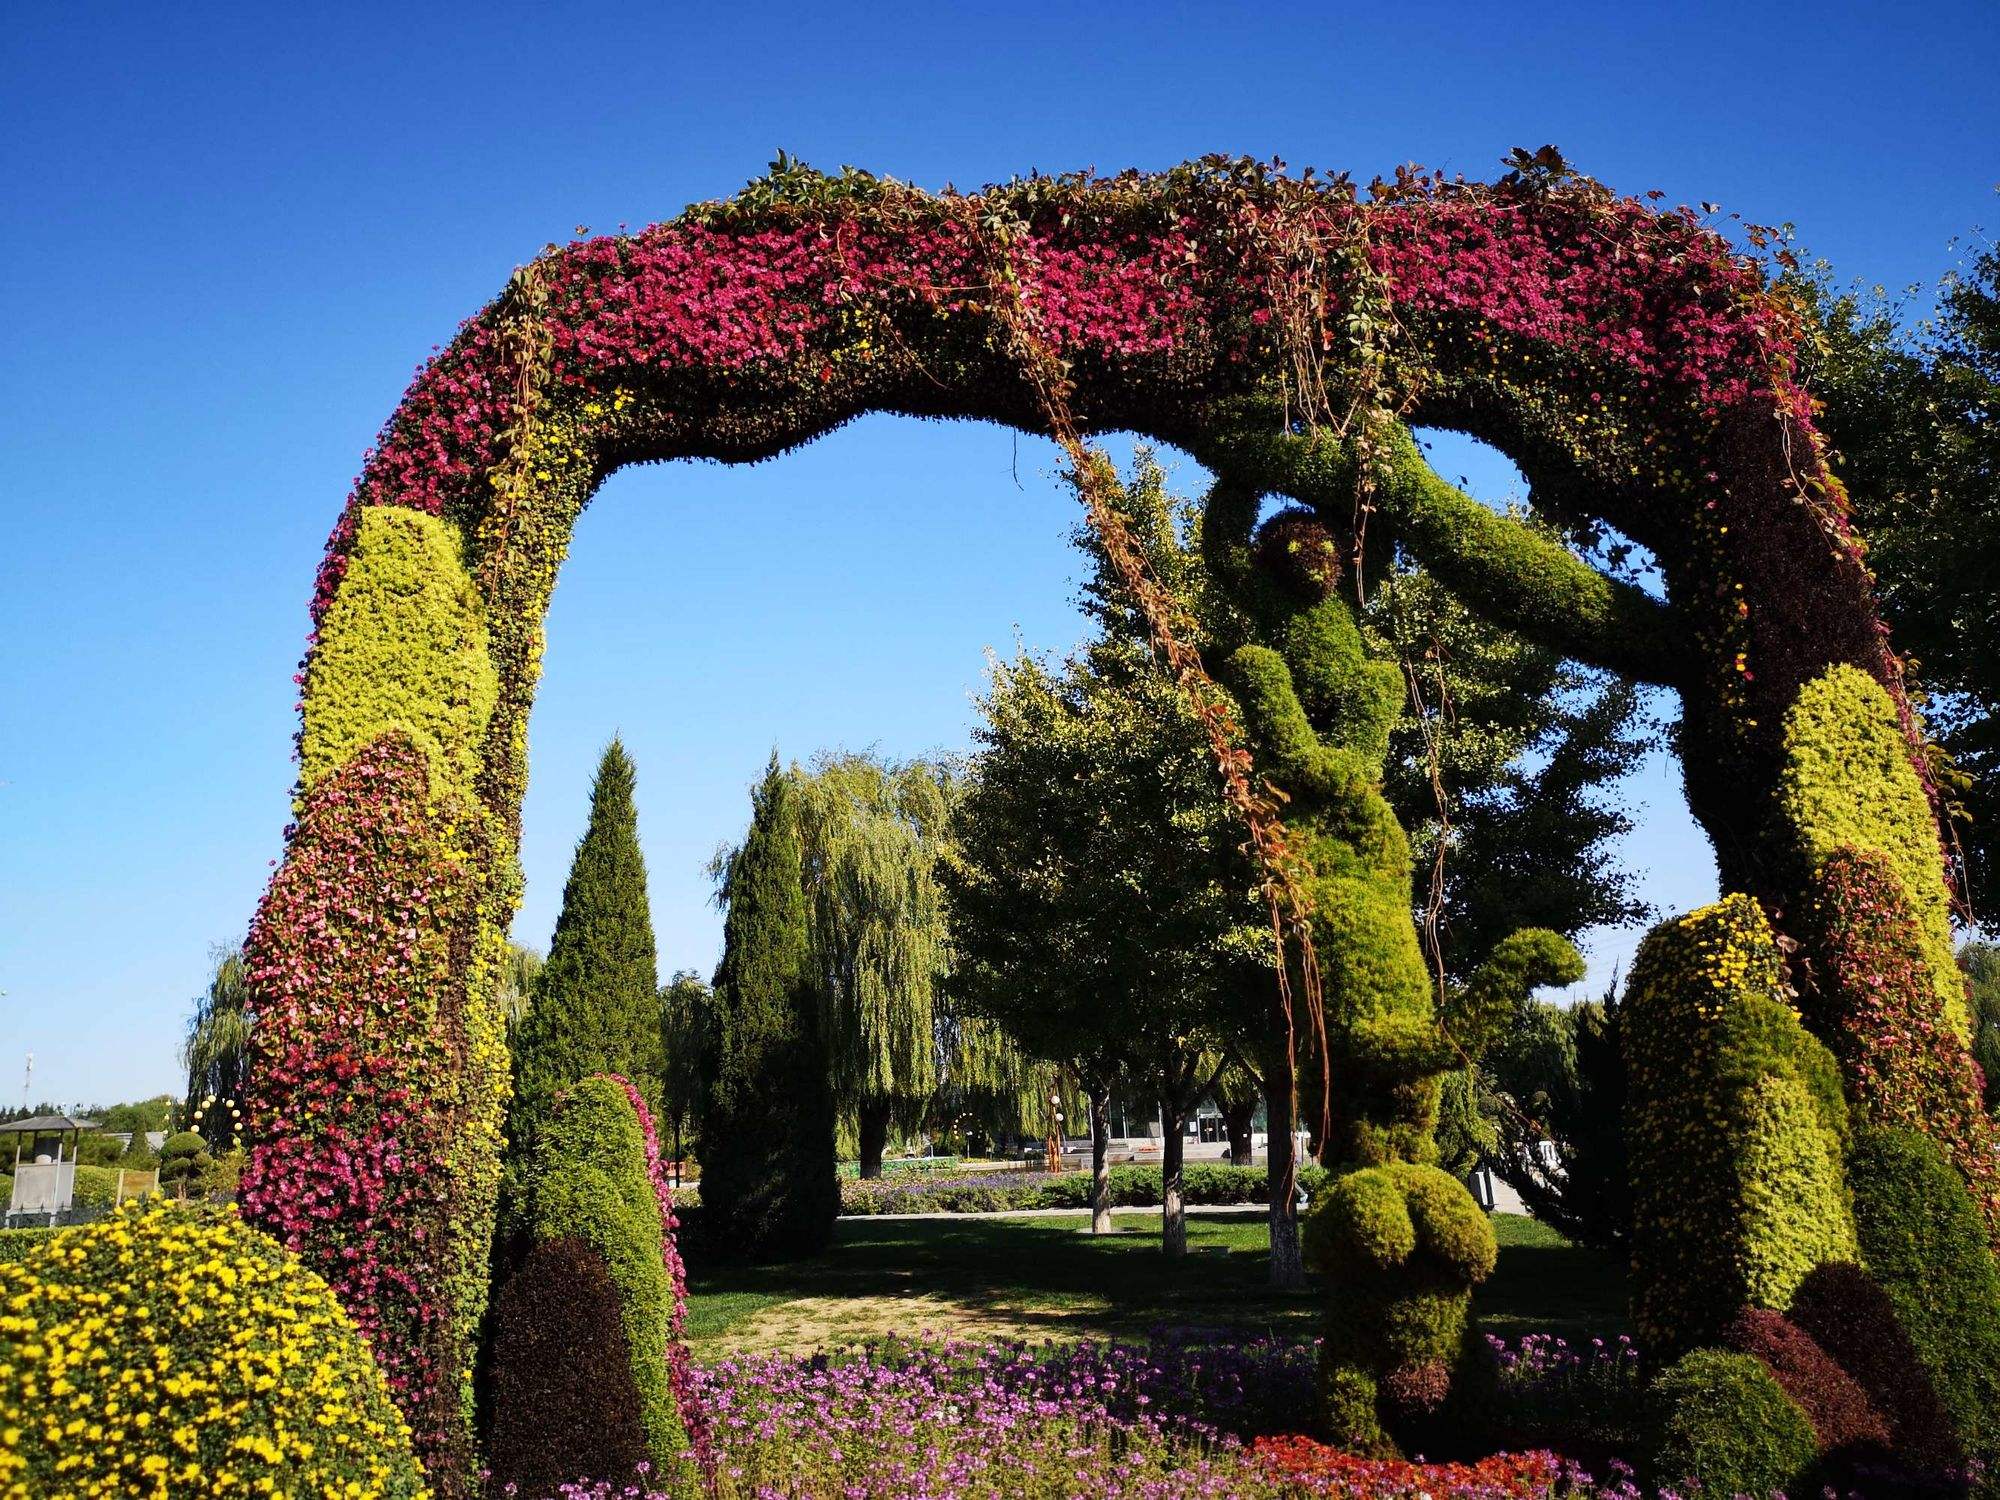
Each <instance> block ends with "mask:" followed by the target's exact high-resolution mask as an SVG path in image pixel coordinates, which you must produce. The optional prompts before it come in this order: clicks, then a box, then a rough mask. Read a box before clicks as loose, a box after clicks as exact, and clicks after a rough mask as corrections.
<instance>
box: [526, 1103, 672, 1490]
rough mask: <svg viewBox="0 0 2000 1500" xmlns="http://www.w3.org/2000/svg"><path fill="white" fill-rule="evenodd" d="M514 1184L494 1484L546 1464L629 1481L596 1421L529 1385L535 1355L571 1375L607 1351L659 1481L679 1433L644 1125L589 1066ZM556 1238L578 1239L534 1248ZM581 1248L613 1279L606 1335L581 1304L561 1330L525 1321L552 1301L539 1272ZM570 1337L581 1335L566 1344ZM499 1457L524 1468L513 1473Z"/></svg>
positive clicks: (542, 1375)
mask: <svg viewBox="0 0 2000 1500" xmlns="http://www.w3.org/2000/svg"><path fill="white" fill-rule="evenodd" d="M522 1194H523V1197H522V1202H521V1203H520V1204H519V1205H517V1206H516V1208H515V1210H514V1212H513V1214H512V1215H510V1227H511V1228H512V1229H513V1231H514V1232H515V1236H516V1237H517V1240H518V1243H517V1245H516V1246H515V1249H514V1253H513V1254H512V1256H511V1257H510V1258H511V1259H512V1260H513V1261H514V1265H513V1267H512V1269H511V1271H510V1274H509V1275H508V1276H507V1277H506V1278H505V1280H504V1281H503V1288H504V1290H503V1294H502V1295H503V1296H504V1297H505V1298H506V1299H507V1305H508V1307H509V1309H510V1313H509V1317H510V1322H509V1324H508V1325H507V1327H506V1328H505V1329H502V1330H501V1335H502V1337H500V1339H499V1340H498V1342H496V1344H495V1348H494V1365H493V1393H494V1405H493V1412H492V1429H493V1434H494V1437H493V1443H492V1448H493V1475H494V1483H495V1485H496V1486H502V1485H505V1484H509V1483H512V1484H516V1485H519V1486H520V1487H521V1489H522V1490H523V1491H524V1492H527V1493H532V1492H533V1487H534V1484H535V1483H537V1482H539V1478H540V1477H541V1476H543V1475H545V1474H555V1475H557V1476H558V1482H563V1481H569V1480H605V1481H610V1482H617V1483H622V1482H624V1481H626V1480H628V1479H630V1477H631V1475H632V1467H633V1466H632V1463H631V1462H628V1461H626V1456H625V1454H624V1452H623V1449H622V1448H621V1447H619V1445H618V1444H615V1443H613V1444H607V1443H604V1442H600V1441H599V1434H598V1432H597V1430H596V1429H595V1428H594V1427H593V1426H591V1425H588V1424H586V1425H583V1426H577V1425H574V1424H572V1423H569V1422H568V1421H567V1420H566V1419H564V1418H563V1417H562V1416H561V1414H560V1412H558V1411H557V1410H556V1409H554V1408H551V1407H550V1406H549V1405H548V1404H547V1403H546V1402H543V1401H540V1400H538V1399H536V1398H535V1394H534V1393H536V1392H538V1391H541V1390H543V1389H544V1387H545V1385H546V1381H547V1379H548V1375H547V1371H546V1369H545V1368H543V1367H544V1366H546V1365H548V1364H549V1363H550V1362H551V1361H554V1362H555V1363H556V1364H557V1366H558V1368H560V1369H563V1370H567V1371H570V1372H572V1373H573V1372H575V1371H577V1370H580V1369H582V1368H583V1367H584V1366H586V1365H589V1364H592V1363H594V1362H595V1363H603V1362H606V1361H607V1359H610V1355H611V1351H612V1350H614V1349H615V1350H616V1351H617V1353H616V1357H615V1359H611V1361H610V1362H613V1363H615V1364H617V1365H619V1366H621V1367H622V1368H623V1369H624V1370H625V1372H626V1381H628V1382H629V1385H630V1390H631V1392H632V1396H631V1398H630V1399H631V1401H632V1407H631V1410H632V1412H633V1414H634V1416H633V1420H634V1421H635V1422H636V1424H637V1430H638V1432H639V1434H640V1436H641V1441H642V1447H643V1449H644V1456H645V1457H646V1458H647V1459H649V1461H650V1462H651V1464H652V1466H653V1472H654V1473H655V1474H656V1475H657V1476H660V1477H661V1478H662V1479H663V1480H664V1479H666V1478H668V1477H671V1476H674V1475H676V1474H679V1473H680V1472H681V1464H682V1456H683V1455H684V1454H685V1453H687V1452H688V1451H689V1441H688V1434H687V1429H686V1426H685V1425H684V1423H683V1421H682V1418H681V1413H680V1408H679V1403H678V1402H677V1401H676V1399H675V1395H674V1390H673V1386H672V1382H671V1376H670V1368H669V1359H668V1346H669V1342H670V1339H671V1335H672V1331H673V1327H674V1305H675V1303H674V1295H675V1290H674V1284H673V1277H672V1274H671V1272H670V1271H669V1269H668V1266H667V1263H666V1252H665V1236H666V1233H667V1230H666V1226H665V1225H664V1224H663V1222H662V1216H661V1211H660V1204H659V1200H658V1198H657V1197H656V1196H655V1192H654V1186H653V1180H652V1177H651V1175H650V1173H649V1171H648V1166H647V1159H646V1135H645V1127H644V1125H643V1124H642V1122H641V1120H640V1118H639V1114H638V1111H637V1110H636V1109H635V1108H634V1106H633V1102H632V1098H631V1096H630V1095H628V1093H627V1091H626V1085H625V1084H624V1083H623V1082H622V1081H620V1080H618V1079H614V1078H607V1077H595V1078H586V1079H584V1080H583V1081H582V1082H580V1083H577V1084H574V1085H573V1086H571V1087H570V1088H569V1089H568V1090H566V1091H565V1092H564V1093H563V1094H561V1095H559V1096H558V1097H557V1099H556V1101H555V1105H554V1108H553V1110H552V1111H551V1112H550V1113H549V1114H548V1115H547V1116H546V1117H545V1118H544V1120H543V1122H542V1124H541V1127H540V1129H539V1130H538V1131H537V1132H536V1137H535V1145H534V1152H533V1155H532V1156H531V1158H530V1160H529V1162H528V1167H527V1172H526V1175H525V1178H524V1181H523V1186H522ZM556 1241H562V1242H567V1243H570V1244H573V1245H574V1246H576V1247H578V1248H577V1249H574V1250H565V1251H563V1252H560V1253H557V1252H551V1253H550V1256H543V1257H538V1256H537V1251H538V1250H540V1249H542V1248H543V1247H544V1246H546V1245H548V1244H550V1243H551V1242H556ZM580 1254H587V1255H588V1256H591V1257H594V1258H595V1260H596V1261H597V1262H598V1263H599V1265H600V1266H601V1268H602V1272H603V1275H604V1277H605V1278H608V1281H609V1284H610V1285H611V1287H612V1288H613V1290H614V1291H615V1294H616V1299H617V1307H618V1312H619V1318H618V1320H617V1324H616V1325H615V1327H614V1329H613V1331H612V1333H611V1335H610V1336H609V1337H607V1336H606V1334H605V1332H604V1330H603V1329H602V1328H600V1327H598V1326H597V1321H596V1319H595V1314H591V1315H588V1316H586V1315H585V1314H584V1313H583V1312H582V1311H579V1312H578V1313H577V1315H576V1319H575V1321H574V1322H572V1323H570V1324H568V1325H567V1331H565V1329H564V1328H563V1327H555V1326H549V1327H543V1328H539V1329H537V1328H534V1327H531V1326H530V1325H529V1322H528V1320H529V1319H531V1318H532V1317H533V1315H534V1313H535V1311H536V1310H537V1309H547V1308H549V1307H551V1306H552V1305H553V1304H554V1303H555V1302H558V1301H560V1296H561V1289H560V1287H559V1286H551V1285H549V1284H548V1283H547V1278H548V1277H549V1276H550V1275H552V1274H553V1272H554V1270H555V1268H556V1267H557V1266H558V1265H561V1264H569V1263H573V1262H574V1260H575V1259H576V1257H577V1256H578V1255H580ZM551 1257H553V1258H551ZM524 1277H525V1278H527V1279H526V1280H525V1281H523V1280H522V1279H523V1278H524ZM517 1282H521V1283H522V1284H521V1285H519V1286H518V1287H517V1286H516V1283H517ZM593 1284H595V1277H593ZM565 1316H567V1315H565ZM571 1336H573V1337H574V1338H575V1339H578V1340H583V1342H576V1343H569V1342H565V1340H566V1339H567V1338H569V1337H571ZM523 1362H526V1363H525V1364H524V1363H523ZM612 1383H613V1384H614V1385H615V1386H616V1387H617V1389H619V1390H624V1389H625V1388H626V1387H625V1385H624V1384H623V1383H619V1382H615V1381H614V1382H612ZM605 1390H606V1387H605V1386H603V1385H601V1384H597V1385H593V1387H592V1390H591V1391H590V1392H588V1393H580V1394H579V1396H578V1398H577V1399H578V1400H579V1401H581V1402H584V1403H585V1404H586V1405H595V1404H597V1403H599V1402H601V1401H603V1400H607V1399H609V1398H608V1397H607V1396H606V1395H605V1394H604V1393H605ZM563 1410H567V1408H566V1407H565V1408H563ZM503 1462H507V1463H515V1462H518V1463H520V1464H522V1465H523V1466H524V1467H523V1468H522V1469H521V1471H519V1472H516V1471H514V1470H512V1469H509V1468H504V1467H502V1464H503Z"/></svg>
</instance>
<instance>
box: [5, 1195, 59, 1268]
mask: <svg viewBox="0 0 2000 1500" xmlns="http://www.w3.org/2000/svg"><path fill="white" fill-rule="evenodd" d="M12 1183H13V1178H11V1177H9V1178H8V1179H7V1185H8V1186H11V1185H12ZM55 1232H56V1231H55V1230H53V1229H0V1262H6V1261H10V1260H20V1259H22V1258H23V1257H25V1256H26V1255H27V1254H28V1253H29V1252H30V1251H32V1250H33V1249H34V1248H35V1247H36V1246H37V1245H39V1244H41V1243H42V1242H43V1241H44V1240H46V1239H48V1238H49V1236H51V1235H53V1234H54V1233H55Z"/></svg>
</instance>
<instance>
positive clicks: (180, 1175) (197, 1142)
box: [160, 1130, 214, 1198]
mask: <svg viewBox="0 0 2000 1500" xmlns="http://www.w3.org/2000/svg"><path fill="white" fill-rule="evenodd" d="M213 1166H214V1159H213V1158H212V1157H211V1156H210V1155H209V1150H208V1142H207V1141H205V1140H203V1139H202V1138H201V1137H200V1136H199V1135H197V1134H196V1133H195V1132H194V1131H192V1130H183V1131H180V1132H179V1133H178V1134H175V1135H170V1136H168V1137H167V1139H166V1141H165V1142H164V1143H163V1144H162V1145H161V1147H160V1187H161V1189H162V1191H165V1192H170V1193H173V1194H175V1195H176V1196H178V1197H182V1198H186V1197H189V1196H191V1195H193V1194H195V1193H199V1192H200V1191H201V1190H202V1187H203V1185H204V1183H205V1181H206V1179H207V1176H208V1173H209V1171H210V1169H211V1168H212V1167H213Z"/></svg>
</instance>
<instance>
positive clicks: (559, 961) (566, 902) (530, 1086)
mask: <svg viewBox="0 0 2000 1500" xmlns="http://www.w3.org/2000/svg"><path fill="white" fill-rule="evenodd" d="M635 784H636V776H635V772H634V768H633V765H632V757H631V756H629V755H627V754H626V753H625V746H624V744H623V743H622V742H621V741H620V740H618V739H617V738H616V737H615V736H614V737H613V738H612V741H611V743H610V744H608V745H606V746H605V747H604V757H603V759H602V760H600V761H599V762H598V766H597V776H596V779H595V780H594V781H593V782H592V783H591V788H590V822H589V824H588V826H586V828H585V829H584V834H583V838H582V839H581V840H580V841H579V842H578V844H577V846H576V857H575V858H574V859H573V860H572V861H571V863H570V869H569V882H568V883H567V884H566V885H565V886H564V887H563V903H562V914H561V915H560V916H559V917H557V919H556V930H555V937H554V939H553V940H552V941H551V943H550V944H549V956H548V961H547V963H546V964H544V965H543V967H542V972H541V975H540V977H539V978H538V979H537V980H536V981H535V986H534V997H533V1002H532V1004H531V1005H530V1006H529V1007H528V1011H527V1014H526V1015H525V1016H523V1017H522V1019H521V1023H520V1025H519V1026H517V1027H516V1028H515V1031H514V1036H513V1053H514V1099H513V1103H512V1105H511V1106H510V1107H509V1109H508V1113H507V1126H508V1134H509V1136H510V1137H512V1139H513V1146H512V1148H511V1149H512V1153H513V1159H514V1160H515V1161H516V1162H517V1163H518V1162H519V1161H520V1160H521V1153H522V1152H523V1151H525V1150H527V1149H529V1138H530V1137H531V1136H532V1135H533V1133H534V1131H535V1128H536V1126H537V1124H538V1123H539V1121H540V1120H541V1119H542V1118H543V1117H544V1116H545V1115H546V1114H547V1112H548V1108H549V1105H550V1102H551V1101H552V1100H553V1099H554V1097H555V1095H556V1093H557V1092H558V1091H559V1090H562V1089H565V1088H568V1087H569V1086H570V1085H571V1084H573V1083H575V1082H576V1081H577V1080H578V1079H581V1078H588V1077H589V1076H590V1075H591V1074H593V1073H616V1074H618V1075H619V1076H621V1077H624V1078H629V1079H631V1080H632V1081H633V1083H635V1084H636V1085H638V1088H639V1091H640V1092H641V1093H642V1094H645V1095H646V1096H647V1097H648V1098H650V1099H652V1100H655V1101H657V1100H658V1098H659V1073H660V998H659V983H660V976H659V970H658V963H657V958H656V956H655V948H654V944H653V914H652V909H651V907H650V906H649V905H648V904H647V900H646V859H645V856H644V854H642V853H641V852H640V849H639V812H638V808H637V806H636V804H635V802H634V796H633V794H634V789H635Z"/></svg>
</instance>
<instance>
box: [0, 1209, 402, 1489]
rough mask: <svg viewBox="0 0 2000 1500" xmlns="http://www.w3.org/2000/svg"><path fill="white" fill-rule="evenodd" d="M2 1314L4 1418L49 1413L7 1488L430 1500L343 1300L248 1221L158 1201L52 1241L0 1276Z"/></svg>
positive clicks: (11, 1448) (16, 1449) (23, 1439)
mask: <svg viewBox="0 0 2000 1500" xmlns="http://www.w3.org/2000/svg"><path fill="white" fill-rule="evenodd" d="M0 1307H5V1308H6V1314H7V1315H6V1316H4V1317H0V1412H6V1413H32V1414H33V1417H34V1420H33V1421H29V1422H25V1423H23V1424H22V1425H21V1426H20V1427H19V1429H18V1431H16V1430H15V1429H12V1428H11V1427H10V1430H9V1431H8V1433H7V1435H6V1441H5V1442H4V1443H0V1492H4V1493H7V1494H10V1495H73V1496H78V1497H84V1496H105V1497H125V1496H146V1497H151V1500H165V1497H167V1496H169V1495H171V1496H173V1497H174V1500H180V1497H183V1496H186V1497H199V1496H209V1495H241V1494H260V1493H263V1494H283V1495H321V1494H325V1495H350V1494H352V1495H369V1496H377V1497H396V1500H414V1497H417V1496H422V1495H427V1494H428V1490H427V1489H426V1486H425V1483H424V1476H423V1474H422V1471H421V1470H420V1469H419V1468H418V1466H417V1461H416V1458H415V1456H414V1455H413V1454H412V1452H411V1448H410V1429H409V1427H408V1425H407V1424H406V1423H405V1422H404V1421H403V1418H402V1416H401V1414H400V1413H399V1412H398V1411H397V1410H396V1407H395V1404H394V1403H393V1402H392V1401H391V1399H390V1395H389V1388H388V1385H387V1383H386V1382H385V1381H384V1380H383V1377H382V1373H381V1371H380V1370H378V1369H377V1368H376V1366H375V1361H374V1359H373V1358H372V1357H371V1355H370V1353H369V1348H368V1345H367V1343H366V1342H365V1341H364V1340H363V1339H362V1337H361V1334H360V1332H359V1330H358V1329H357V1328H356V1327H355V1325H354V1323H353V1321H352V1320H351V1319H350V1318H349V1317H348V1316H347V1314H346V1312H345V1311H344V1310H342V1308H341V1306H340V1303H339V1301H338V1300H337V1299H336V1298H335V1296H334V1294H333V1292H332V1290H331V1289H330V1288H329V1287H328V1286H327V1284H326V1283H325V1282H324V1281H322V1280H321V1279H320V1278H319V1277H318V1276H316V1275H314V1274H313V1273H312V1272H311V1271H310V1270H308V1269H306V1268H305V1267H304V1266H303V1265H301V1264H300V1262H299V1261H298V1259H297V1258H296V1257H294V1256H292V1255H290V1254H287V1253H286V1252H285V1251H284V1250H283V1249H281V1248H280V1247H279V1245H278V1244H277V1243H276V1241H274V1240H272V1239H271V1238H270V1237H269V1236H267V1235H264V1234H261V1233H259V1232H258V1231H257V1230H254V1229H252V1228H250V1227H248V1226H247V1225H245V1224H244V1223H243V1222H242V1221H241V1220H240V1219H238V1218H237V1216H236V1213H235V1211H234V1210H233V1209H218V1208H210V1207H206V1206H195V1207H191V1206H188V1205H183V1204H175V1203H170V1202H168V1201H167V1200H165V1199H160V1198H147V1199H141V1200H137V1201H135V1202H133V1203H129V1204H126V1205H124V1206H123V1207H121V1208H120V1209H119V1210H118V1211H117V1212H115V1213H113V1214H111V1215H109V1216H108V1217H106V1218H103V1219H100V1220H98V1221H97V1222H96V1223H93V1224H87V1225H82V1226H80V1227H77V1228H74V1229H65V1230H61V1231H59V1232H57V1233H55V1234H53V1235H48V1236H45V1237H43V1238H41V1239H40V1240H39V1241H38V1242H37V1243H36V1244H35V1245H34V1246H33V1247H32V1248H31V1249H30V1250H29V1251H28V1253H27V1254H26V1255H24V1256H22V1257H21V1258H20V1259H18V1260H15V1261H12V1262H8V1263H5V1264H0ZM57 1330H61V1334H60V1336H57V1333H56V1331H57ZM114 1403H115V1405H114Z"/></svg>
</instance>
